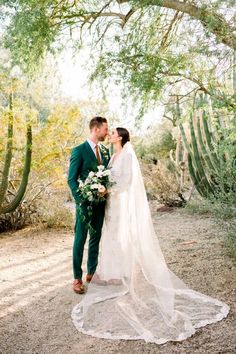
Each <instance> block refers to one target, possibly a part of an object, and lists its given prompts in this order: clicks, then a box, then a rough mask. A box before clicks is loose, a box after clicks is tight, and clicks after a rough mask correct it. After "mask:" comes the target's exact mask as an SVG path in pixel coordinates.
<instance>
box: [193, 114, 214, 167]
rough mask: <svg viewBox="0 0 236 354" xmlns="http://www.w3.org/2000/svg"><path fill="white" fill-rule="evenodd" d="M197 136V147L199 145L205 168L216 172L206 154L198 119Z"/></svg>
mask: <svg viewBox="0 0 236 354" xmlns="http://www.w3.org/2000/svg"><path fill="white" fill-rule="evenodd" d="M197 134H198V140H199V145H200V148H201V152H202V157H203V159H204V160H205V162H206V164H207V166H208V167H209V169H210V170H213V171H214V170H216V169H215V166H214V165H213V163H212V161H211V159H210V157H209V154H208V151H207V149H206V146H205V144H204V142H203V137H202V132H201V127H200V119H199V117H198V118H197Z"/></svg>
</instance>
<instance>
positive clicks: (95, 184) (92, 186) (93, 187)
mask: <svg viewBox="0 0 236 354" xmlns="http://www.w3.org/2000/svg"><path fill="white" fill-rule="evenodd" d="M98 187H99V185H98V184H97V183H94V184H91V187H90V188H91V189H98Z"/></svg>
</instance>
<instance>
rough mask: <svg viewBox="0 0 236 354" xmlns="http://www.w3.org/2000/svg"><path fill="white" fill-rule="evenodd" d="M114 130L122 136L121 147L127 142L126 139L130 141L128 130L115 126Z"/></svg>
mask: <svg viewBox="0 0 236 354" xmlns="http://www.w3.org/2000/svg"><path fill="white" fill-rule="evenodd" d="M116 130H117V133H118V135H119V136H120V137H121V138H122V140H121V145H122V147H123V146H124V145H125V144H126V143H127V141H130V136H129V132H128V130H127V129H125V128H116Z"/></svg>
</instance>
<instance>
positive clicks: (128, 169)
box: [111, 154, 132, 194]
mask: <svg viewBox="0 0 236 354" xmlns="http://www.w3.org/2000/svg"><path fill="white" fill-rule="evenodd" d="M112 177H113V178H114V180H115V185H114V187H113V188H112V191H111V192H112V194H117V193H122V192H125V191H126V190H127V189H128V188H129V186H130V184H131V180H132V155H131V154H126V155H124V157H123V159H122V161H121V167H120V169H119V170H116V171H114V172H113V173H112Z"/></svg>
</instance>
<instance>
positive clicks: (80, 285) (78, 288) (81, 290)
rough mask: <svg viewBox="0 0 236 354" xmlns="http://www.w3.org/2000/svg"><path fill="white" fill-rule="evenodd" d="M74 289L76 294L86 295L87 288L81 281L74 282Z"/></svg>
mask: <svg viewBox="0 0 236 354" xmlns="http://www.w3.org/2000/svg"><path fill="white" fill-rule="evenodd" d="M72 288H73V290H74V292H75V293H76V294H84V292H85V288H84V285H83V282H82V280H81V279H75V280H74V281H73V285H72Z"/></svg>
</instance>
